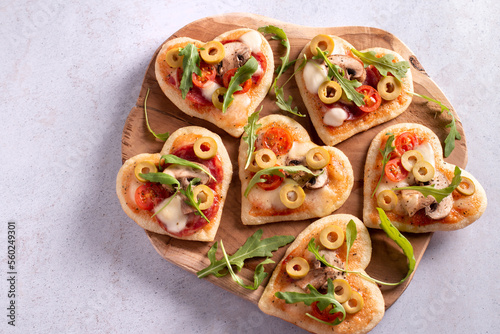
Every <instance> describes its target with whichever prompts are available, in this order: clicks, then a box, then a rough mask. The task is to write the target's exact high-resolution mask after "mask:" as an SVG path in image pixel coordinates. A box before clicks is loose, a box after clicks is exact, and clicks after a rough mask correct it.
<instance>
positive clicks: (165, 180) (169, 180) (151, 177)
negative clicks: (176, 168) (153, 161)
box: [139, 173, 180, 187]
mask: <svg viewBox="0 0 500 334" xmlns="http://www.w3.org/2000/svg"><path fill="white" fill-rule="evenodd" d="M139 176H140V177H142V178H143V179H144V180H148V181H149V182H156V183H161V184H166V185H169V186H176V187H179V186H180V183H179V181H178V180H177V179H176V178H175V177H173V176H172V175H169V174H165V173H146V174H144V173H139Z"/></svg>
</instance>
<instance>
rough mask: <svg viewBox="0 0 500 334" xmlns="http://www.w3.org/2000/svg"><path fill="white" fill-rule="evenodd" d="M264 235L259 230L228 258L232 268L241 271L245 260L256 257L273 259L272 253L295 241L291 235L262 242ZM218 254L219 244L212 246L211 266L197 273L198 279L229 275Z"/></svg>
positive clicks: (209, 254) (209, 255)
mask: <svg viewBox="0 0 500 334" xmlns="http://www.w3.org/2000/svg"><path fill="white" fill-rule="evenodd" d="M262 233H263V231H262V229H259V230H257V231H256V232H255V233H254V234H253V235H252V236H250V237H249V238H248V239H247V241H246V242H245V243H244V244H243V246H241V247H240V248H239V249H238V250H237V251H236V252H235V253H234V254H233V255H229V256H228V259H229V263H230V264H231V265H232V266H235V267H236V269H237V270H241V269H242V268H243V265H244V261H245V260H247V259H250V258H254V257H271V256H273V254H272V252H274V251H275V250H277V249H278V248H280V247H283V246H285V245H287V244H289V243H290V242H292V241H293V240H294V239H295V238H294V237H293V236H291V235H276V236H273V237H270V238H266V239H263V240H260V238H261V237H262ZM216 252H217V242H216V243H214V244H213V245H212V247H211V248H210V250H209V251H208V253H207V257H208V259H209V260H210V265H209V266H208V267H206V268H204V269H202V270H200V271H198V272H197V273H196V275H197V276H198V278H203V277H206V276H208V275H210V274H212V275H215V276H216V277H222V276H225V275H227V272H223V270H224V269H225V268H227V263H226V261H225V260H224V259H223V260H217V259H216V258H215V253H216Z"/></svg>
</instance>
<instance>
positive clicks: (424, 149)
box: [415, 141, 436, 168]
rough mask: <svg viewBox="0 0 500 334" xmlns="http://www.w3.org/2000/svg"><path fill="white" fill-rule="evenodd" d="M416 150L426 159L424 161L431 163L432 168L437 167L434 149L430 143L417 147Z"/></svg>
mask: <svg viewBox="0 0 500 334" xmlns="http://www.w3.org/2000/svg"><path fill="white" fill-rule="evenodd" d="M415 150H417V151H419V152H420V153H421V154H422V156H423V157H424V160H425V161H427V162H429V163H430V164H431V165H432V167H434V168H435V167H436V161H435V159H434V149H433V148H432V145H431V144H430V143H429V142H428V141H426V142H425V143H422V144H421V145H419V146H417V147H416V148H415Z"/></svg>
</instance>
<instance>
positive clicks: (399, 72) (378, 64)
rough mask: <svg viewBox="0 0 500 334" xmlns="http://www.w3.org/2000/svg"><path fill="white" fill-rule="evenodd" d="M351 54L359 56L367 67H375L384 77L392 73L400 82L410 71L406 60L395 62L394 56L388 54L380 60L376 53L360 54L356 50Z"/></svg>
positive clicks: (352, 50)
mask: <svg viewBox="0 0 500 334" xmlns="http://www.w3.org/2000/svg"><path fill="white" fill-rule="evenodd" d="M351 52H352V53H353V54H354V55H356V56H358V57H359V59H361V60H362V61H363V63H364V64H365V65H373V66H375V68H376V69H377V70H378V71H379V72H380V74H382V75H383V76H384V77H386V76H387V73H388V72H391V73H392V75H394V76H395V77H396V78H398V80H400V81H401V80H402V79H403V78H404V77H406V72H408V70H409V69H410V64H409V63H408V62H407V61H406V60H402V61H398V62H393V59H394V55H392V54H386V55H384V56H383V57H380V58H378V57H377V53H376V52H375V51H368V52H360V51H358V50H356V49H354V48H352V49H351Z"/></svg>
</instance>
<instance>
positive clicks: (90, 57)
mask: <svg viewBox="0 0 500 334" xmlns="http://www.w3.org/2000/svg"><path fill="white" fill-rule="evenodd" d="M230 12H249V13H256V14H260V15H264V16H268V17H271V18H274V19H278V20H281V21H285V22H291V23H296V24H300V25H305V26H318V27H321V26H325V27H329V26H344V25H363V26H373V27H378V28H381V29H385V30H387V31H389V32H391V33H393V34H395V35H396V36H397V37H399V38H400V39H401V40H403V41H404V42H405V43H406V45H407V46H408V47H409V48H410V49H411V50H412V51H413V52H414V53H415V54H416V55H417V56H418V59H419V61H420V62H421V64H422V65H423V67H424V68H425V70H426V71H427V73H428V74H429V75H430V77H431V78H432V79H433V80H434V81H435V82H436V83H437V84H438V86H440V87H441V89H442V90H443V92H444V93H445V95H446V96H447V97H448V98H449V100H450V101H451V103H452V104H453V106H454V107H455V109H456V110H457V112H458V114H459V116H460V118H461V120H462V122H463V125H464V128H465V132H466V136H467V143H468V149H469V163H468V166H467V170H468V171H470V172H471V173H472V174H474V175H475V176H476V177H477V178H478V179H479V181H480V182H482V184H483V185H484V187H485V189H486V192H487V194H488V199H489V206H488V208H487V210H486V213H485V214H484V215H483V217H482V218H481V219H480V220H479V221H477V222H476V223H475V224H474V225H472V226H470V227H468V228H466V229H464V230H461V231H456V232H450V233H436V234H435V235H434V237H433V238H432V240H431V243H430V246H429V248H428V250H427V252H426V253H425V255H424V258H423V260H422V262H421V264H420V267H419V268H418V270H417V272H416V274H415V276H414V279H413V281H412V283H411V284H410V286H409V287H408V289H407V290H406V292H405V293H404V294H403V296H402V297H401V298H400V299H399V300H398V301H397V302H396V303H395V304H394V305H393V306H392V307H391V308H390V309H389V310H388V311H387V313H386V315H385V317H384V319H383V320H382V322H381V323H380V324H379V325H378V326H377V327H376V328H375V330H373V332H372V333H403V334H404V333H497V332H498V325H499V317H498V311H499V309H500V305H499V302H500V297H499V296H500V289H499V283H498V277H499V274H500V270H499V269H498V260H499V251H498V244H499V242H498V240H499V236H500V233H499V232H498V231H499V222H498V216H499V214H500V212H499V209H498V203H499V187H500V182H499V180H500V177H499V176H498V175H499V172H498V169H499V165H500V159H499V154H498V144H497V143H498V138H497V137H498V130H499V124H500V122H499V121H500V116H499V112H498V108H499V105H500V94H499V83H498V80H499V74H500V71H499V65H498V64H499V61H498V54H499V52H500V38H499V34H498V31H499V23H498V22H499V21H498V13H499V12H500V5H499V3H498V2H494V1H465V0H460V1H440V2H439V3H436V2H434V1H419V2H415V3H414V2H412V1H406V2H404V3H403V2H401V3H400V2H396V1H387V0H385V1H371V2H363V1H352V0H351V1H343V2H342V1H300V2H299V1H296V2H295V1H294V2H293V3H292V2H286V1H270V0H266V1H259V0H253V1H241V0H231V1H229V0H224V1H190V2H189V1H188V2H185V1H179V0H177V1H170V0H168V1H148V2H146V1H126V0H121V1H116V0H111V1H95V0H93V1H86V2H85V4H78V3H77V2H74V1H71V2H67V1H62V0H57V1H49V0H35V1H25V0H24V1H14V2H10V1H6V0H2V1H1V2H0V22H1V24H0V79H1V80H0V99H1V102H2V103H1V110H2V111H1V122H0V124H1V125H0V126H1V132H0V133H1V134H0V136H1V141H0V150H1V155H0V156H1V161H2V163H1V164H0V175H1V176H0V185H1V192H0V203H1V205H0V332H2V333H10V332H12V333H138V332H143V333H237V332H238V333H262V334H264V333H285V332H286V333H304V331H303V330H301V329H299V328H297V327H295V326H293V325H291V324H288V323H286V322H284V321H282V320H279V319H276V318H273V317H270V316H267V315H264V314H263V313H261V312H260V311H259V310H258V308H257V307H256V306H255V305H253V304H251V303H249V302H247V301H244V300H241V299H240V298H238V297H236V296H234V295H232V294H230V293H228V292H226V291H224V290H222V289H221V288H219V287H216V286H213V285H212V284H210V283H208V282H206V281H204V280H199V279H197V278H196V277H195V276H194V275H191V274H188V273H186V272H184V271H183V270H181V269H179V268H177V267H176V266H174V265H172V264H170V263H169V262H167V261H165V260H163V259H162V258H161V257H160V256H159V255H158V254H157V253H156V252H155V250H154V249H153V247H152V246H151V245H150V243H149V241H148V239H147V237H146V235H145V233H144V231H143V230H141V229H140V228H139V227H137V226H136V225H135V224H134V223H133V222H132V221H131V220H129V219H128V218H127V216H126V215H125V214H124V213H123V211H122V210H121V208H120V206H119V204H118V201H117V199H116V196H115V191H114V188H115V176H116V173H117V171H118V169H119V167H120V165H121V156H120V152H121V142H120V140H121V133H122V129H123V125H124V121H125V118H126V117H127V115H128V113H129V111H130V109H131V108H132V107H133V106H134V103H135V100H136V98H137V96H138V94H139V89H140V86H141V83H142V78H143V75H144V72H145V70H146V68H147V65H148V63H149V61H150V59H151V56H152V54H153V53H154V51H155V50H156V48H157V47H158V46H159V45H160V44H161V43H162V42H163V41H164V40H165V39H166V38H167V37H169V36H170V35H171V34H172V33H174V32H175V31H177V30H178V29H180V28H182V27H183V26H184V25H186V24H188V23H190V22H192V21H194V20H196V19H200V18H203V17H205V16H211V15H216V14H223V13H230ZM9 220H13V221H16V222H17V236H18V239H17V246H18V250H17V260H18V272H19V275H18V278H19V281H18V283H17V292H18V295H17V307H18V309H17V311H18V314H17V322H16V325H17V326H16V327H15V328H12V327H11V326H8V325H7V318H6V314H7V311H6V307H7V306H8V304H7V303H8V299H7V296H6V294H7V289H8V285H7V282H6V272H7V266H6V256H7V247H6V245H7V244H6V235H7V221H9ZM1 310H3V311H1Z"/></svg>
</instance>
